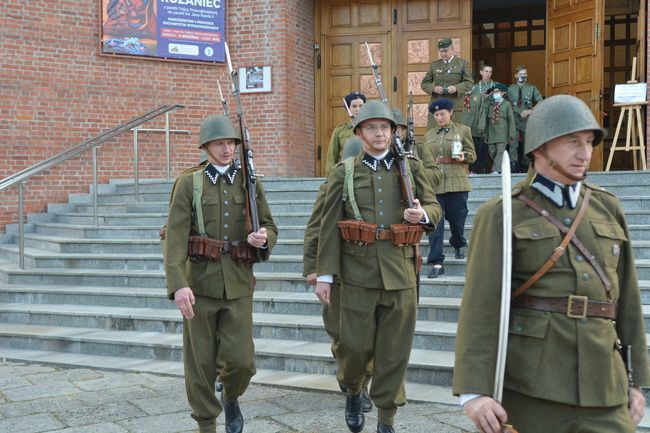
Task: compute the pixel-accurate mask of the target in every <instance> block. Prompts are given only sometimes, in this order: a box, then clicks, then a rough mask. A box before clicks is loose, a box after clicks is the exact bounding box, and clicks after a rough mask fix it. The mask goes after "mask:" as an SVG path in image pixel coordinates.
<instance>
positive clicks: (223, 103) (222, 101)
mask: <svg viewBox="0 0 650 433" xmlns="http://www.w3.org/2000/svg"><path fill="white" fill-rule="evenodd" d="M217 87H219V98H220V99H221V106H222V107H223V114H224V116H228V115H229V113H228V102H226V98H224V97H223V93H221V83H220V82H219V80H217Z"/></svg>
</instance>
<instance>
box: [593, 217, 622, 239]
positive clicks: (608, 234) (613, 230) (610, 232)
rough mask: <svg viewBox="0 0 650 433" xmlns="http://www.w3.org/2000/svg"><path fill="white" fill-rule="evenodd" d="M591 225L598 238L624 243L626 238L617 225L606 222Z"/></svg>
mask: <svg viewBox="0 0 650 433" xmlns="http://www.w3.org/2000/svg"><path fill="white" fill-rule="evenodd" d="M591 225H592V226H593V228H594V231H595V232H596V234H597V235H598V236H601V237H604V238H610V239H618V240H623V241H626V240H627V237H626V236H625V232H624V231H623V227H621V226H620V225H619V224H618V223H615V222H607V221H591Z"/></svg>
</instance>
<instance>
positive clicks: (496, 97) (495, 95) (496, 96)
mask: <svg viewBox="0 0 650 433" xmlns="http://www.w3.org/2000/svg"><path fill="white" fill-rule="evenodd" d="M492 97H493V98H494V102H501V100H502V99H503V95H502V94H501V93H493V94H492Z"/></svg>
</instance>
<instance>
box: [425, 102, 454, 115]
mask: <svg viewBox="0 0 650 433" xmlns="http://www.w3.org/2000/svg"><path fill="white" fill-rule="evenodd" d="M453 109H454V103H453V102H451V101H450V100H449V99H447V98H440V99H436V100H435V101H433V102H432V103H430V104H429V112H430V113H431V114H434V113H435V112H436V111H438V110H450V111H451V110H453Z"/></svg>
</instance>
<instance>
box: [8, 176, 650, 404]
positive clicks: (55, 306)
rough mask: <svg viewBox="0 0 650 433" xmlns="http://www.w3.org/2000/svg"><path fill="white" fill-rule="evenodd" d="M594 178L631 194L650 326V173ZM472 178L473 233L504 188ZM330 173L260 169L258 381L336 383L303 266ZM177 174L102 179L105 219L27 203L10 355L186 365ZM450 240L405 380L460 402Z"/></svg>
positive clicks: (128, 365) (11, 258)
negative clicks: (274, 175)
mask: <svg viewBox="0 0 650 433" xmlns="http://www.w3.org/2000/svg"><path fill="white" fill-rule="evenodd" d="M518 179H521V176H518V177H516V179H515V180H518ZM590 180H591V181H593V182H596V183H599V184H600V185H602V186H605V187H606V188H607V189H609V190H611V191H613V192H615V193H616V194H617V195H618V196H619V198H620V199H621V201H622V202H623V206H624V208H625V210H626V212H627V216H628V222H629V224H630V231H631V236H632V240H633V242H634V247H635V253H636V259H637V270H638V274H639V279H640V280H641V281H640V283H641V290H642V298H643V302H644V304H645V306H644V312H645V313H646V326H647V327H648V329H650V191H649V190H648V188H647V185H650V173H647V172H645V173H644V172H640V173H635V172H616V173H609V174H606V173H598V174H592V175H590ZM471 182H472V185H473V191H472V192H471V193H470V199H469V209H470V215H469V217H468V220H467V237H468V238H469V234H470V232H471V229H472V220H473V216H474V215H475V213H476V209H477V208H478V207H479V206H480V205H481V204H482V203H483V202H485V201H486V200H487V199H488V198H490V197H493V196H495V195H498V194H499V193H500V192H499V188H500V179H499V178H498V177H491V176H476V177H473V178H471ZM321 183H322V179H270V180H266V181H265V182H264V185H265V189H266V191H267V195H268V199H269V203H270V205H271V208H272V211H273V215H274V218H275V221H276V224H277V225H278V226H279V232H280V234H279V240H278V244H277V246H276V247H275V249H274V251H273V254H272V257H271V260H270V261H269V262H266V263H260V264H257V265H256V266H255V274H256V277H257V288H256V291H255V295H254V318H253V319H254V337H255V346H256V364H257V367H258V374H257V376H256V377H255V378H254V380H255V381H257V382H259V383H268V384H279V385H283V386H305V387H310V388H318V389H328V390H335V389H337V386H336V381H335V379H334V373H335V371H336V364H335V362H334V360H333V359H332V356H331V353H330V348H329V346H330V341H329V338H328V336H327V334H326V333H325V330H324V328H323V325H322V320H321V316H320V314H321V306H320V304H319V302H318V300H317V299H316V297H315V296H314V295H313V291H312V288H311V287H308V286H307V285H306V284H305V282H304V278H303V277H302V275H301V273H302V239H303V233H304V227H305V224H306V222H307V219H308V218H309V215H310V213H311V210H312V206H313V202H314V199H315V196H316V192H317V190H318V187H319V185H320V184H321ZM171 186H172V182H168V181H153V180H150V181H143V182H142V183H141V185H140V200H139V201H136V199H135V197H134V184H133V182H132V181H131V182H129V181H124V180H119V181H113V182H111V183H110V184H108V185H101V186H100V189H99V191H98V192H99V225H98V226H95V225H93V221H92V205H91V195H89V194H74V195H71V196H70V197H69V202H68V203H67V204H52V205H50V206H49V209H48V212H47V213H44V214H38V215H31V216H30V217H29V225H28V227H27V229H28V230H27V231H28V232H27V233H26V240H25V247H26V257H25V264H26V268H27V269H25V270H20V269H18V265H17V263H18V247H17V245H16V241H15V236H12V235H14V234H15V232H16V228H15V227H13V226H10V227H8V230H7V234H6V235H4V239H5V241H6V242H5V243H1V244H0V357H3V358H12V359H23V360H33V361H38V362H52V363H58V364H65V365H74V366H93V367H101V368H111V369H127V370H129V369H131V370H142V371H150V372H158V373H168V374H182V363H181V355H182V350H181V343H182V337H181V328H182V320H181V316H180V314H179V312H178V311H177V310H176V309H175V307H174V304H173V303H172V302H171V301H169V300H167V298H166V296H165V290H164V287H165V278H164V272H163V267H162V255H161V252H160V246H159V241H158V230H159V228H160V227H161V226H162V225H163V224H164V223H165V220H166V213H167V205H168V198H169V193H170V191H171ZM446 248H448V251H447V253H449V254H448V255H447V257H451V258H449V259H447V261H446V264H445V268H446V273H445V275H444V276H443V277H441V278H438V279H428V278H427V277H426V275H427V273H428V271H429V269H428V268H425V269H424V272H423V276H422V285H421V299H420V306H419V311H418V322H417V326H416V335H415V341H414V348H413V351H412V354H411V362H410V366H409V370H408V385H407V387H408V392H409V397H410V398H411V399H415V400H426V401H437V402H444V403H455V402H456V400H455V398H453V397H452V396H451V393H450V389H449V385H450V384H451V378H452V366H453V358H454V354H453V349H454V344H455V332H456V320H457V317H458V310H459V306H460V298H461V294H462V288H463V283H464V272H465V261H464V260H456V259H454V258H453V251H451V249H450V247H449V246H446ZM422 252H423V254H424V255H426V254H427V252H428V245H427V242H426V239H425V240H424V241H423V248H422Z"/></svg>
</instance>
